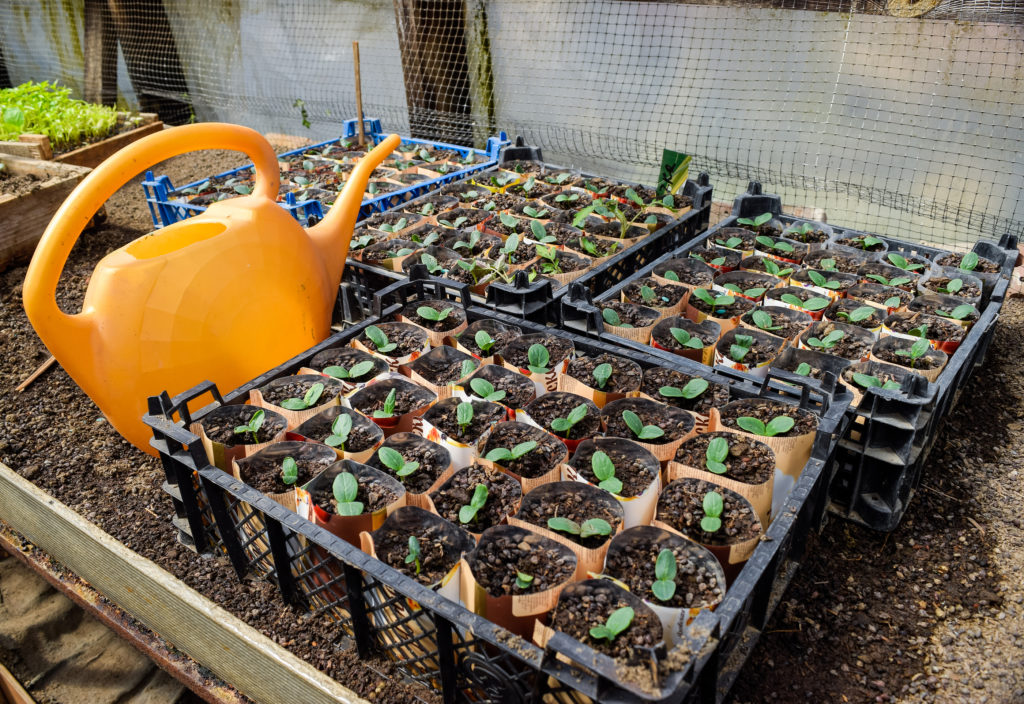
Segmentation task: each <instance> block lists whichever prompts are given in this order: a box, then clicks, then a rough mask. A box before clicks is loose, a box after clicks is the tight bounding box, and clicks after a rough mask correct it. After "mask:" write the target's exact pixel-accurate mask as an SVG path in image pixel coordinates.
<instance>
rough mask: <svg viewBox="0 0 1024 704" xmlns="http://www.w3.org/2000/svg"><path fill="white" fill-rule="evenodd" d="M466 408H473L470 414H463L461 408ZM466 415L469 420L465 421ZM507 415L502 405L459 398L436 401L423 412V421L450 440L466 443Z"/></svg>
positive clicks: (477, 438) (473, 442) (473, 441)
mask: <svg viewBox="0 0 1024 704" xmlns="http://www.w3.org/2000/svg"><path fill="white" fill-rule="evenodd" d="M463 404H468V405H463ZM460 407H461V408H460ZM468 408H472V409H473V412H472V414H468V413H466V414H465V415H463V414H464V410H463V409H468ZM467 417H468V418H469V421H468V422H465V421H466V418H467ZM507 417H508V410H507V409H506V408H505V407H504V406H502V405H499V404H497V403H488V402H487V401H464V400H462V399H461V398H447V399H445V400H443V401H438V402H437V403H435V404H434V405H433V406H431V407H430V408H429V409H427V412H426V413H424V414H423V420H424V421H426V422H427V423H430V424H431V425H432V426H434V427H435V428H437V429H438V430H440V431H441V432H442V433H444V434H445V435H447V436H448V437H449V438H451V439H452V440H454V441H456V442H461V443H464V444H466V445H473V444H475V443H476V441H477V440H479V439H480V436H481V435H483V434H484V432H486V431H487V430H488V429H489V428H490V427H491V426H492V425H494V424H495V423H499V422H501V421H503V420H504V419H505V418H507Z"/></svg>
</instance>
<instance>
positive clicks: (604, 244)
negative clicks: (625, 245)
mask: <svg viewBox="0 0 1024 704" xmlns="http://www.w3.org/2000/svg"><path fill="white" fill-rule="evenodd" d="M565 246H566V247H568V248H569V249H571V250H572V251H574V252H576V253H578V254H583V255H586V256H588V257H595V258H598V259H600V258H603V257H608V256H611V255H612V254H615V253H616V252H618V251H619V250H621V249H622V245H620V244H619V243H618V242H609V241H607V240H602V239H598V238H597V237H590V236H587V235H583V236H581V237H579V236H578V237H571V238H569V239H568V240H566V242H565ZM588 248H592V249H588Z"/></svg>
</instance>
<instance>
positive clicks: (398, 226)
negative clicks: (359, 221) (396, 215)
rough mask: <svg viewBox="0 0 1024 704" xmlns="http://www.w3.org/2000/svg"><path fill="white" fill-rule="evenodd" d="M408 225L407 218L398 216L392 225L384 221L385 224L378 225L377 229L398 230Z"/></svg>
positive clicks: (385, 230)
mask: <svg viewBox="0 0 1024 704" xmlns="http://www.w3.org/2000/svg"><path fill="white" fill-rule="evenodd" d="M408 225H409V221H408V219H406V218H400V219H399V220H398V221H397V222H396V223H394V224H393V225H389V224H387V223H385V224H383V225H381V226H380V227H378V228H377V229H378V230H380V231H381V232H398V231H399V230H404V229H405V228H406V227H408Z"/></svg>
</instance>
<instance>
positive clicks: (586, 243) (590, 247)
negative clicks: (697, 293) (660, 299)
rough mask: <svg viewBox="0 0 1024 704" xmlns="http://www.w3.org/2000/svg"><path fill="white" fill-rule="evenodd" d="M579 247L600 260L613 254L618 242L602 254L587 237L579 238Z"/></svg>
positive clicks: (677, 278)
mask: <svg viewBox="0 0 1024 704" xmlns="http://www.w3.org/2000/svg"><path fill="white" fill-rule="evenodd" d="M580 247H582V248H583V251H584V252H586V253H587V254H589V255H590V256H592V257H598V258H600V257H607V256H609V255H611V254H614V253H615V250H617V249H618V248H619V243H618V242H613V243H612V245H611V246H610V247H609V248H608V249H606V250H605V251H603V252H602V251H601V249H600V248H599V247H598V246H597V243H596V242H594V241H593V240H591V239H590V238H588V237H580ZM668 273H671V274H673V275H674V274H675V272H674V271H672V272H668ZM665 278H669V277H668V276H666V277H665ZM675 280H676V281H678V280H679V277H678V276H676V278H675Z"/></svg>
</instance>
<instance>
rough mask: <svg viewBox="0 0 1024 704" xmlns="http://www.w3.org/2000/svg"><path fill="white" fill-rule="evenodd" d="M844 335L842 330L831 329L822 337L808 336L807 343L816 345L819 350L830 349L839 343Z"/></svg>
mask: <svg viewBox="0 0 1024 704" xmlns="http://www.w3.org/2000/svg"><path fill="white" fill-rule="evenodd" d="M844 337H846V333H845V332H843V331H842V330H833V331H832V332H830V333H829V334H828V335H825V337H823V338H820V339H819V338H817V337H811V338H808V340H807V344H808V345H810V346H811V347H816V348H818V349H820V350H830V349H832V348H833V347H835V346H836V345H837V344H839V341H840V340H842V339H843V338H844Z"/></svg>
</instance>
